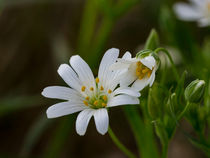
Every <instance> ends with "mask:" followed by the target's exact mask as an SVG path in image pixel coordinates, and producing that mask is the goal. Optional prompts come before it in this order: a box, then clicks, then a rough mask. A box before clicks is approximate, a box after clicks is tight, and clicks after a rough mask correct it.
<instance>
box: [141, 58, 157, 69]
mask: <svg viewBox="0 0 210 158" xmlns="http://www.w3.org/2000/svg"><path fill="white" fill-rule="evenodd" d="M140 61H141V63H142V64H144V65H145V66H146V67H148V68H149V69H150V70H152V68H153V67H155V64H156V61H155V59H154V57H153V56H147V57H145V58H142V59H140Z"/></svg>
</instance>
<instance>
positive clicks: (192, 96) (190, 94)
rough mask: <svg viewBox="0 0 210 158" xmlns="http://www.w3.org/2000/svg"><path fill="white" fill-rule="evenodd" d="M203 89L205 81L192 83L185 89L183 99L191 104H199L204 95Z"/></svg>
mask: <svg viewBox="0 0 210 158" xmlns="http://www.w3.org/2000/svg"><path fill="white" fill-rule="evenodd" d="M204 89H205V81H203V80H198V79H197V80H195V81H192V82H191V83H190V84H189V85H188V86H187V88H186V89H185V92H184V95H185V99H186V100H187V101H189V102H192V103H196V102H199V101H200V100H201V98H202V96H203V94H204Z"/></svg>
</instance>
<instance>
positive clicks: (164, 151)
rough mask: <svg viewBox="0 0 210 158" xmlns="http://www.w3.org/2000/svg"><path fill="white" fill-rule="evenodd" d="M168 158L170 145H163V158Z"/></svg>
mask: <svg viewBox="0 0 210 158" xmlns="http://www.w3.org/2000/svg"><path fill="white" fill-rule="evenodd" d="M167 157H168V143H167V144H165V145H163V149H162V156H161V158H167Z"/></svg>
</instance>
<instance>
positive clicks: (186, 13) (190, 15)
mask: <svg viewBox="0 0 210 158" xmlns="http://www.w3.org/2000/svg"><path fill="white" fill-rule="evenodd" d="M174 11H175V13H176V15H177V16H178V18H179V19H181V20H186V21H195V20H198V19H199V18H201V17H202V12H201V11H200V10H199V9H198V8H197V7H195V6H193V5H189V4H186V3H182V2H180V3H177V4H175V5H174Z"/></svg>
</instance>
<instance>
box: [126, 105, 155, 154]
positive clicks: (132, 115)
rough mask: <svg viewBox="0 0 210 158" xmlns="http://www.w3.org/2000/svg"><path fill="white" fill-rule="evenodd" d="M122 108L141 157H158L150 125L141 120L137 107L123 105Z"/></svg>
mask: <svg viewBox="0 0 210 158" xmlns="http://www.w3.org/2000/svg"><path fill="white" fill-rule="evenodd" d="M123 110H124V113H125V115H126V117H127V119H128V121H129V123H130V126H131V128H132V131H133V133H134V136H135V139H136V142H137V145H138V149H139V151H140V156H141V157H142V158H151V157H152V158H158V152H157V147H156V145H155V141H154V140H155V139H154V134H153V128H152V125H151V124H150V123H148V124H146V123H145V122H143V120H142V119H141V117H140V115H139V113H138V109H137V108H135V107H132V108H131V107H128V106H124V107H123Z"/></svg>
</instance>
